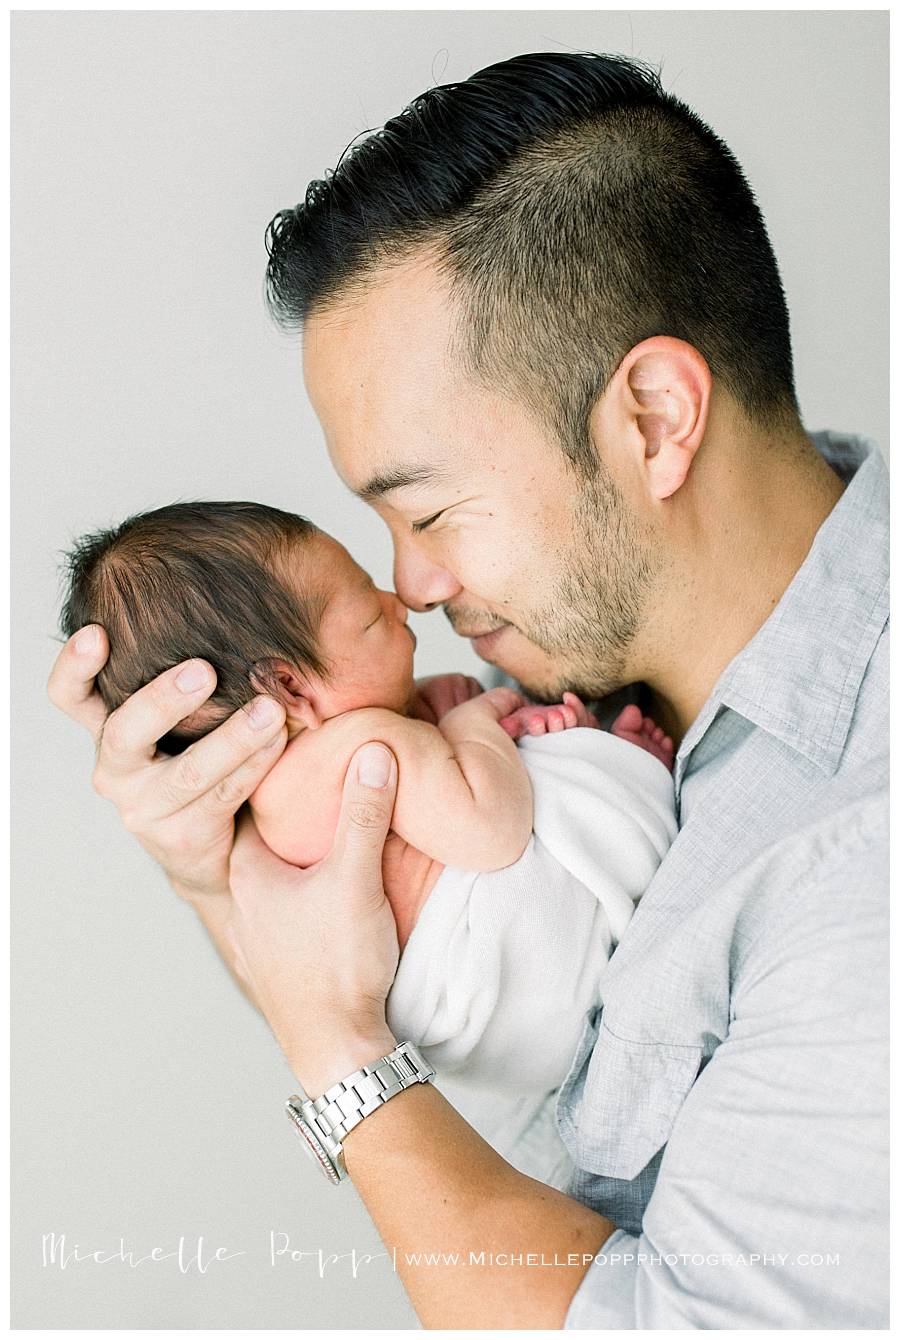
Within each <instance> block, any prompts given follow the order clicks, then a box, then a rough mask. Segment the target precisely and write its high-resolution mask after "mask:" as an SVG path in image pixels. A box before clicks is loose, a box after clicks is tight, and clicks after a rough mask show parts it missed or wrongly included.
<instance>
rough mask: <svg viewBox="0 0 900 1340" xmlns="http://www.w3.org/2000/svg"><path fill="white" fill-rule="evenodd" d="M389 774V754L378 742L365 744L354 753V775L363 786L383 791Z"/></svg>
mask: <svg viewBox="0 0 900 1340" xmlns="http://www.w3.org/2000/svg"><path fill="white" fill-rule="evenodd" d="M390 775H391V755H390V754H389V753H388V751H387V750H386V749H385V748H384V746H383V745H380V744H367V745H366V746H365V748H363V749H361V750H360V751H359V753H358V754H357V755H356V776H357V778H358V779H359V781H361V782H362V784H363V786H371V787H374V789H375V790H376V791H383V790H384V788H385V787H386V786H387V784H388V779H389V778H390Z"/></svg>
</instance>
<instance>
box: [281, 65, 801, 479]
mask: <svg viewBox="0 0 900 1340" xmlns="http://www.w3.org/2000/svg"><path fill="white" fill-rule="evenodd" d="M266 246H267V250H268V253H269V263H268V269H267V276H266V278H267V294H268V300H269V304H270V308H271V310H272V312H273V314H274V315H275V317H276V318H277V319H278V320H279V321H280V322H281V323H282V324H283V325H285V326H287V327H295V326H297V325H299V324H302V322H303V321H304V320H305V319H306V318H307V316H309V315H311V314H312V313H314V312H316V311H317V310H321V309H325V308H327V307H328V306H329V305H331V304H338V303H340V302H342V301H347V300H352V299H353V297H354V296H356V295H357V294H361V293H364V292H365V291H366V288H367V286H368V285H370V284H371V283H373V282H375V281H377V279H378V277H379V275H382V274H384V273H385V272H386V271H387V270H389V269H390V268H391V267H392V266H393V265H396V264H399V263H402V262H404V261H407V260H409V259H411V258H412V257H413V256H414V255H415V254H416V253H418V252H422V253H423V254H426V253H427V254H429V255H431V256H432V257H433V259H434V261H435V264H436V266H437V268H438V270H439V272H440V273H441V274H442V275H443V276H444V277H445V278H446V279H447V281H448V282H449V284H450V287H451V293H452V295H453V297H454V299H455V305H456V310H457V322H456V325H457V332H456V353H457V355H458V357H459V359H460V361H461V365H462V367H463V369H464V370H465V371H467V372H468V373H469V374H471V375H473V376H475V377H476V378H477V379H478V380H479V381H480V382H481V383H482V384H483V385H485V386H486V387H488V388H492V389H495V390H499V391H501V392H503V393H505V394H507V395H511V396H513V397H514V398H516V399H518V400H520V401H523V402H524V403H525V404H527V405H528V406H529V407H530V408H531V409H532V412H534V413H535V414H536V415H537V416H538V417H539V418H540V419H542V420H543V421H544V422H545V423H546V425H547V426H548V428H549V429H550V431H551V432H553V433H554V434H555V435H556V436H557V437H558V438H559V440H560V441H561V443H562V445H563V448H564V449H565V450H566V452H567V454H568V455H569V456H570V457H571V458H572V460H573V461H575V462H576V463H580V464H583V465H587V464H588V463H589V462H590V461H591V460H592V459H595V458H593V457H592V454H591V452H590V443H589V430H588V420H589V415H590V411H591V409H592V407H593V405H594V403H595V401H596V400H597V398H598V397H599V396H600V395H601V394H602V392H603V391H604V390H605V388H606V386H607V384H608V383H609V381H610V378H611V377H612V376H613V374H614V372H615V370H616V368H617V367H618V365H619V364H620V362H621V361H622V359H623V358H624V356H625V354H626V353H628V351H629V350H630V349H632V348H633V347H634V346H635V345H636V344H638V343H640V341H641V340H644V339H647V338H648V337H650V336H653V335H668V336H673V337H675V338H677V339H681V340H685V341H687V342H688V343H689V344H691V345H693V346H694V347H695V348H696V349H698V350H699V351H700V353H701V354H702V355H703V356H704V358H705V359H706V361H707V363H708V364H709V367H710V371H711V372H712V374H713V376H714V378H716V379H717V380H718V381H719V382H720V383H721V385H722V386H723V387H724V388H725V389H726V390H727V391H728V392H729V393H730V394H731V395H732V397H733V398H734V399H735V400H736V401H737V403H738V404H739V406H741V407H742V409H743V411H744V412H745V414H746V415H747V416H748V417H749V418H750V419H751V420H752V421H754V422H755V423H756V424H758V425H759V426H760V427H761V428H764V429H774V428H776V427H780V426H782V425H783V424H785V423H791V422H793V421H796V418H797V417H798V408H797V401H796V396H795V391H794V379H793V365H792V357H791V343H790V328H789V319H788V311H787V305H786V303H785V298H784V292H783V290H782V287H781V281H780V278H779V274H778V266H777V263H776V260H775V256H774V253H773V251H772V247H771V244H770V242H769V238H768V235H767V232H766V226H765V222H764V220H763V217H762V214H761V212H760V210H759V207H758V205H757V203H756V200H755V198H754V196H753V192H752V191H751V189H750V186H749V185H748V183H747V181H746V179H745V178H744V175H743V173H742V171H741V168H740V166H739V164H738V162H737V160H736V159H735V157H734V156H733V154H732V153H731V151H730V150H729V149H728V148H727V146H726V145H725V144H724V143H723V142H722V140H721V139H719V138H718V136H716V135H715V134H714V133H713V131H712V130H711V129H710V128H709V126H707V125H706V124H705V123H704V122H703V121H701V120H700V118H699V117H698V116H696V115H695V113H694V112H692V111H691V110H690V108H689V107H687V106H686V105H685V104H684V103H683V102H681V101H680V100H679V99H678V98H676V97H674V96H673V95H671V94H669V93H667V92H665V90H664V89H663V88H662V85H661V82H660V78H659V74H658V73H657V72H656V71H655V70H654V69H653V68H652V67H650V66H648V65H646V64H644V63H642V62H639V61H632V60H627V59H626V58H624V57H622V56H601V55H594V54H590V53H585V54H569V53H557V52H553V53H533V54H529V55H523V56H516V57H515V58H514V59H512V60H507V61H503V62H501V63H500V64H497V65H491V66H488V67H487V68H486V69H484V70H480V71H479V72H478V73H477V74H473V75H472V76H471V78H469V79H467V80H465V81H463V82H461V83H455V84H446V85H443V86H439V87H436V88H431V89H428V90H427V92H425V93H423V94H421V95H420V96H419V97H417V98H415V99H414V100H413V102H411V103H410V105H409V106H408V107H407V108H406V109H405V110H404V111H402V112H401V113H400V114H399V115H398V116H395V117H393V118H392V119H391V120H390V121H388V122H387V124H386V125H385V126H384V127H383V129H381V130H378V131H376V132H374V133H371V134H369V135H368V138H366V139H364V140H363V141H362V142H360V143H358V144H356V145H355V146H354V147H352V148H349V149H348V150H347V151H345V153H344V155H343V156H342V157H341V160H340V162H339V163H338V165H337V167H336V168H335V169H334V171H333V172H330V173H328V174H327V175H326V176H325V178H324V179H322V180H317V181H313V182H311V183H310V185H309V187H308V188H307V191H306V197H305V199H304V201H303V202H302V203H301V204H299V205H297V206H296V208H295V209H287V210H283V211H281V212H280V213H279V214H277V215H276V216H275V218H274V219H273V220H272V222H271V223H270V224H269V228H268V231H267V234H266Z"/></svg>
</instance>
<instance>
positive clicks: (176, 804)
mask: <svg viewBox="0 0 900 1340" xmlns="http://www.w3.org/2000/svg"><path fill="white" fill-rule="evenodd" d="M284 719H285V712H284V708H283V707H282V705H281V704H280V703H276V702H275V700H274V698H266V697H259V698H255V699H254V700H253V702H252V703H250V704H249V705H248V706H247V707H246V708H241V710H240V711H238V712H234V713H232V715H231V716H230V717H229V718H228V720H227V721H223V722H222V724H221V726H217V727H216V729H215V730H214V731H211V732H210V734H209V735H204V737H203V739H202V740H197V741H196V743H194V744H192V745H190V747H189V748H188V749H186V750H185V751H184V753H183V754H178V755H176V757H175V758H173V759H170V760H169V761H168V762H167V763H166V765H165V771H164V772H162V771H161V774H160V786H159V797H160V802H161V806H162V808H161V809H160V810H159V815H158V817H161V816H162V815H164V814H171V813H173V812H174V811H175V810H179V809H182V808H183V807H184V806H185V805H190V804H191V803H192V802H193V801H195V800H197V799H198V798H199V797H201V796H204V797H206V800H205V802H204V809H206V810H207V811H210V812H213V811H214V812H215V813H217V814H220V815H221V814H233V813H234V812H235V810H236V809H237V808H238V806H239V805H241V804H243V802H244V801H245V800H246V799H247V797H248V796H249V795H251V794H252V792H253V791H255V790H256V787H257V786H258V785H259V783H260V782H261V781H262V779H263V777H265V775H266V773H267V772H268V771H269V769H270V768H271V767H272V765H273V763H274V762H275V760H276V759H277V758H278V757H279V756H280V754H281V752H282V750H283V749H284V746H285V744H286V743H287V731H286V729H285V725H284ZM269 746H271V752H268V747H269Z"/></svg>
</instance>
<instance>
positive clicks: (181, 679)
mask: <svg viewBox="0 0 900 1340" xmlns="http://www.w3.org/2000/svg"><path fill="white" fill-rule="evenodd" d="M175 683H176V684H177V685H178V687H179V688H180V689H181V692H182V693H196V692H197V690H198V689H202V688H204V687H205V686H206V685H207V684H208V683H209V671H208V670H207V668H206V666H205V665H204V664H203V662H202V661H191V662H190V663H189V664H188V665H186V666H185V667H184V669H183V670H182V671H181V673H180V674H179V675H177V676H176V677H175Z"/></svg>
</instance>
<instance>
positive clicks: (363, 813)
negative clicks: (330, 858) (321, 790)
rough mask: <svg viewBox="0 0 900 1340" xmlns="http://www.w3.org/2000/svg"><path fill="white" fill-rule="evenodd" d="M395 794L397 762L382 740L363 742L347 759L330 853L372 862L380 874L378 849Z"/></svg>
mask: <svg viewBox="0 0 900 1340" xmlns="http://www.w3.org/2000/svg"><path fill="white" fill-rule="evenodd" d="M396 794H397V762H396V760H395V758H394V755H393V754H392V753H391V751H390V750H389V749H388V748H387V747H386V746H385V745H383V744H366V745H363V747H362V748H361V749H357V751H356V753H355V754H354V755H353V757H352V759H351V760H350V766H349V768H348V769H347V776H346V779H345V781H344V794H343V797H342V800H341V815H340V818H339V820H338V826H337V832H336V833H335V839H334V846H333V848H332V852H333V854H334V855H335V856H336V857H337V858H338V860H340V861H341V863H342V864H346V863H348V862H349V863H356V862H357V861H358V862H359V863H360V864H362V865H364V866H371V869H372V871H373V872H376V873H377V876H378V879H379V880H380V878H381V851H382V848H383V847H384V843H385V839H386V838H387V834H388V829H389V828H390V826H391V816H392V814H393V812H394V798H395V796H396Z"/></svg>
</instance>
